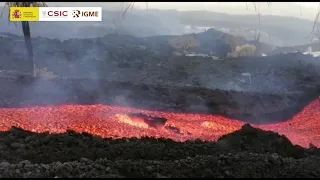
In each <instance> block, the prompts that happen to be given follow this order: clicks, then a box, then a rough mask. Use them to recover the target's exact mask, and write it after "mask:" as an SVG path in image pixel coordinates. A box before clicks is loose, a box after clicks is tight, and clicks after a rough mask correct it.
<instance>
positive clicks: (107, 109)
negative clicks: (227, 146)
mask: <svg viewBox="0 0 320 180" xmlns="http://www.w3.org/2000/svg"><path fill="white" fill-rule="evenodd" d="M0 115H1V116H0V117H1V118H0V131H6V130H9V129H10V128H11V127H12V126H18V127H21V128H23V129H26V130H29V131H33V132H45V131H49V132H51V133H63V132H65V131H66V130H68V129H70V130H74V131H76V132H88V133H91V134H95V135H100V136H102V137H113V138H121V137H143V136H152V137H156V138H159V137H165V138H171V139H173V140H176V141H185V140H189V139H197V138H200V139H203V140H209V141H212V140H217V139H218V138H219V137H220V136H222V135H224V134H227V133H231V132H233V131H235V130H238V129H240V128H241V126H242V125H243V124H244V123H243V122H241V121H238V120H232V119H228V118H226V117H222V116H214V115H201V114H182V113H169V112H157V111H145V110H138V109H133V108H122V107H114V106H105V105H90V106H83V105H63V106H58V107H35V108H12V109H7V108H6V109H0ZM318 120H320V98H319V99H318V100H315V101H314V102H312V103H311V104H310V105H309V106H307V107H306V108H305V109H304V110H303V111H301V112H300V113H299V114H298V115H296V116H295V117H294V118H292V119H291V120H289V121H287V122H283V123H277V124H272V125H254V126H255V127H259V128H262V129H264V130H272V131H276V132H279V133H280V134H283V135H285V136H287V137H288V138H289V139H290V140H291V141H292V142H293V143H294V144H299V145H302V146H304V147H308V146H309V143H312V144H314V145H315V146H318V147H320V123H318Z"/></svg>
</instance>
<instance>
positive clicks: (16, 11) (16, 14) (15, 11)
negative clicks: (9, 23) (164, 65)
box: [12, 9, 22, 19]
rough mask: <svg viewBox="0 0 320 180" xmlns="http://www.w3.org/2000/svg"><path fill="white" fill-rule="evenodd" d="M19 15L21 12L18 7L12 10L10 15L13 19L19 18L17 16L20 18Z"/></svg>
mask: <svg viewBox="0 0 320 180" xmlns="http://www.w3.org/2000/svg"><path fill="white" fill-rule="evenodd" d="M21 16H22V14H21V12H20V10H18V9H17V10H14V11H13V13H12V17H13V18H14V19H19V18H21Z"/></svg>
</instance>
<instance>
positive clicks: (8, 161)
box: [0, 125, 320, 178]
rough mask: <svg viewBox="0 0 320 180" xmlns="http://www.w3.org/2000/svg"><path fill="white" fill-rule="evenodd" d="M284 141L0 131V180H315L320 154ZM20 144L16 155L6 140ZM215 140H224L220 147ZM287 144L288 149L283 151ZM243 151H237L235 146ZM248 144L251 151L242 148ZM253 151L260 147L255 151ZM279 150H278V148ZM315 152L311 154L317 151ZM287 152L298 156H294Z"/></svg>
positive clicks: (268, 135) (252, 134)
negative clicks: (197, 179)
mask: <svg viewBox="0 0 320 180" xmlns="http://www.w3.org/2000/svg"><path fill="white" fill-rule="evenodd" d="M279 138H283V139H286V138H285V137H282V136H279V135H277V134H276V133H273V132H265V131H262V130H259V129H255V128H253V127H251V126H250V125H244V126H243V127H242V129H241V130H239V131H237V132H234V133H231V134H228V135H226V136H224V137H222V138H220V140H219V141H218V142H217V143H210V142H203V141H199V140H196V141H188V142H184V143H178V142H173V141H171V140H168V139H153V138H143V139H140V140H138V139H134V138H133V139H118V140H111V139H102V138H100V137H96V136H92V135H89V134H86V133H82V134H78V133H75V132H73V131H68V132H67V133H65V134H60V135H50V134H35V133H31V132H27V131H23V130H21V129H19V128H13V129H11V130H10V131H8V132H1V133H0V144H1V145H2V146H3V147H4V149H1V150H0V158H1V163H0V177H2V178H8V177H11V178H32V177H34V178H48V177H51V178H64V177H78V178H93V177H97V178H102V177H103V178H106V177H109V178H112V177H113V178H125V177H136V178H141V177H149V178H169V177H171V178H174V177H180V178H195V177H216V178H288V177H298V178H307V177H311V178H312V177H319V176H320V168H319V167H320V156H319V154H318V155H317V154H316V153H313V154H311V153H306V152H308V150H307V149H303V148H301V147H297V146H293V145H292V144H291V143H290V142H287V140H283V141H282V143H279V142H277V139H279ZM22 141H25V143H26V148H23V150H21V151H19V152H17V151H12V150H11V149H10V147H9V146H10V145H9V144H10V142H22ZM220 142H227V143H228V144H229V146H228V148H222V147H221V143H220ZM283 144H286V147H287V148H285V149H284V148H282V147H283ZM240 146H241V147H243V148H239V147H240ZM250 146H252V147H253V148H247V147H250ZM257 147H264V148H265V149H262V148H257ZM278 147H279V148H280V150H279V149H278ZM313 148H314V151H313V152H316V151H317V152H319V149H317V148H315V147H313ZM292 150H296V151H299V153H301V154H303V156H299V157H298V156H296V154H294V153H291V152H292Z"/></svg>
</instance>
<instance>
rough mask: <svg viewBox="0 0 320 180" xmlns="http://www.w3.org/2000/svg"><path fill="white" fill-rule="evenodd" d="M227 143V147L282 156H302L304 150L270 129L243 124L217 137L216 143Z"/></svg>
mask: <svg viewBox="0 0 320 180" xmlns="http://www.w3.org/2000/svg"><path fill="white" fill-rule="evenodd" d="M219 143H220V144H225V143H226V144H228V146H227V147H228V148H231V149H235V150H248V151H251V152H256V153H277V154H279V155H281V156H283V157H295V158H301V157H304V156H305V154H304V150H303V148H302V147H300V146H298V145H293V144H292V143H291V142H290V140H289V139H288V138H287V137H285V136H283V135H282V136H281V135H279V134H278V133H275V132H272V131H263V130H261V129H257V128H254V127H252V126H251V125H250V124H245V125H243V126H242V128H241V129H240V130H238V131H235V132H233V133H231V134H227V135H224V136H222V137H220V138H219V140H218V144H219Z"/></svg>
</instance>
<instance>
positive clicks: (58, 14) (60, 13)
mask: <svg viewBox="0 0 320 180" xmlns="http://www.w3.org/2000/svg"><path fill="white" fill-rule="evenodd" d="M42 14H43V16H45V17H68V11H42Z"/></svg>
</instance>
